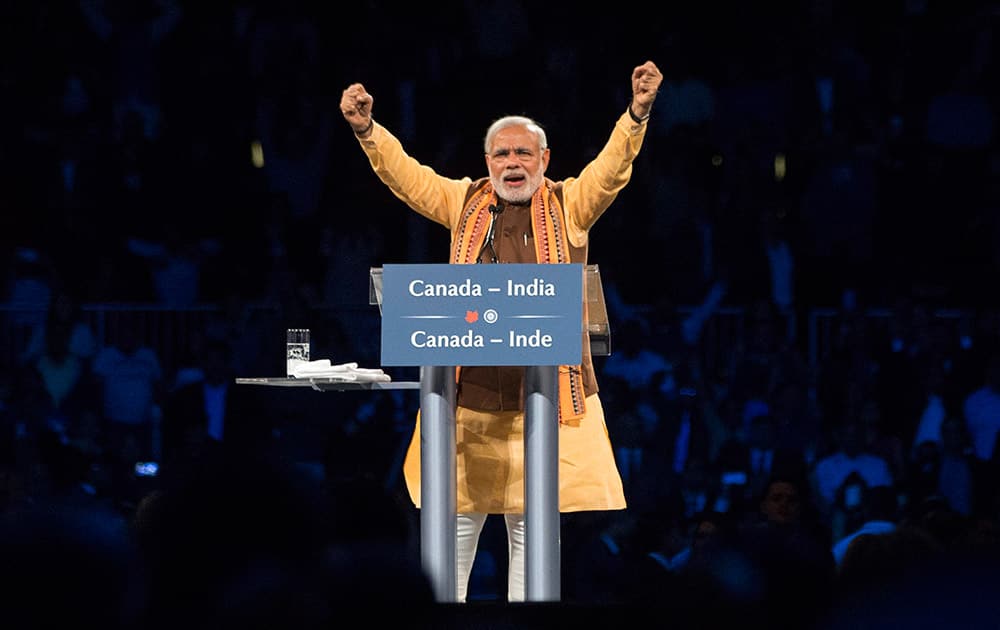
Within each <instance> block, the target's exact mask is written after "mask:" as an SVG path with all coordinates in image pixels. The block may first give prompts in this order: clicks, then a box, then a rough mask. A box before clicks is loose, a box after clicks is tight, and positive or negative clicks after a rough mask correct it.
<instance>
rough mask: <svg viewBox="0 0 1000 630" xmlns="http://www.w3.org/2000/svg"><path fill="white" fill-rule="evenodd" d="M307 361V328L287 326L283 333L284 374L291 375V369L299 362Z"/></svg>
mask: <svg viewBox="0 0 1000 630" xmlns="http://www.w3.org/2000/svg"><path fill="white" fill-rule="evenodd" d="M308 362H309V329H308V328H289V329H288V330H287V331H286V335H285V364H286V366H287V367H286V375H287V376H289V377H291V376H292V372H293V370H294V369H295V368H296V367H297V366H298V365H300V364H301V363H308Z"/></svg>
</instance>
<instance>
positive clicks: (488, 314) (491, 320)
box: [483, 308, 500, 324]
mask: <svg viewBox="0 0 1000 630" xmlns="http://www.w3.org/2000/svg"><path fill="white" fill-rule="evenodd" d="M498 319H500V313H497V312H496V311H495V310H493V309H492V308H490V309H486V311H485V312H483V321H484V322H486V323H487V324H495V323H497V320H498Z"/></svg>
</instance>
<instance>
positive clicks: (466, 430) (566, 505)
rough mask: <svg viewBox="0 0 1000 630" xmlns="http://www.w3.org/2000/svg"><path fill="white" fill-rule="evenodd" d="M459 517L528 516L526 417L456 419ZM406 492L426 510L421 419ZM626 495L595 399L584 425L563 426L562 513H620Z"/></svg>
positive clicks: (406, 466)
mask: <svg viewBox="0 0 1000 630" xmlns="http://www.w3.org/2000/svg"><path fill="white" fill-rule="evenodd" d="M455 425H456V426H455V444H456V450H457V452H458V461H457V462H456V466H455V469H456V479H457V480H458V488H457V494H456V497H457V506H458V511H459V512H483V513H486V514H500V513H507V512H512V513H522V512H524V412H521V411H488V412H484V411H476V410H473V409H466V408H464V407H458V409H457V410H456V414H455ZM403 475H404V477H405V478H406V488H407V490H408V491H409V493H410V498H411V499H412V500H413V503H414V505H416V506H417V507H420V419H419V418H418V419H417V426H416V430H415V431H414V433H413V437H412V439H411V440H410V446H409V449H408V450H407V452H406V460H405V461H404V463H403ZM624 508H625V493H624V492H623V490H622V480H621V476H620V475H619V474H618V468H617V466H616V465H615V459H614V454H613V453H612V450H611V442H610V440H609V439H608V429H607V426H606V425H605V423H604V410H603V409H602V408H601V401H600V399H599V398H598V396H597V395H596V394H595V395H593V396H589V397H588V398H587V413H586V415H585V416H584V418H583V419H582V420H579V421H577V422H566V423H562V424H560V425H559V511H560V512H579V511H583V510H620V509H624Z"/></svg>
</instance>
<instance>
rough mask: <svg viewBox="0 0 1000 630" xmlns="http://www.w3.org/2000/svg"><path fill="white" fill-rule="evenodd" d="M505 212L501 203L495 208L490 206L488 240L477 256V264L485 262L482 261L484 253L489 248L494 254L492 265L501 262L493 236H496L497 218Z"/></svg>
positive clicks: (487, 229) (484, 242)
mask: <svg viewBox="0 0 1000 630" xmlns="http://www.w3.org/2000/svg"><path fill="white" fill-rule="evenodd" d="M503 210H504V206H503V204H502V203H501V202H499V201H498V202H497V205H495V206H494V205H492V204H490V225H489V227H488V228H486V239H485V240H484V241H483V246H482V247H480V248H479V254H477V255H476V263H477V264H478V263H481V262H483V261H482V257H483V252H485V251H486V248H487V247H489V248H490V252H492V254H493V256H492V260H491V261H490V262H492V263H498V262H500V259H499V258H498V257H497V250H496V249H495V248H494V247H493V236H494V230H495V228H496V220H497V217H498V216H500V213H501V212H503Z"/></svg>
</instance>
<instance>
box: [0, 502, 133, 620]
mask: <svg viewBox="0 0 1000 630" xmlns="http://www.w3.org/2000/svg"><path fill="white" fill-rule="evenodd" d="M0 581H2V582H3V584H4V591H3V601H4V604H3V625H4V626H5V627H10V628H62V627H70V626H73V627H79V628H133V627H134V628H140V627H142V626H141V624H140V623H138V622H139V621H140V619H141V614H142V611H143V610H144V607H145V604H146V596H147V592H146V586H147V584H146V582H145V574H144V572H143V571H142V567H141V561H140V558H139V556H138V554H137V553H136V549H135V548H134V546H133V543H132V539H131V537H130V536H129V532H128V527H127V522H126V520H125V519H124V518H123V516H122V514H121V513H119V512H117V511H115V510H111V509H107V508H105V507H102V506H100V505H97V504H90V505H86V506H80V505H70V504H65V503H64V504H60V503H42V504H37V505H28V506H19V507H16V508H11V509H10V510H8V511H6V512H5V513H3V514H2V516H0Z"/></svg>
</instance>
